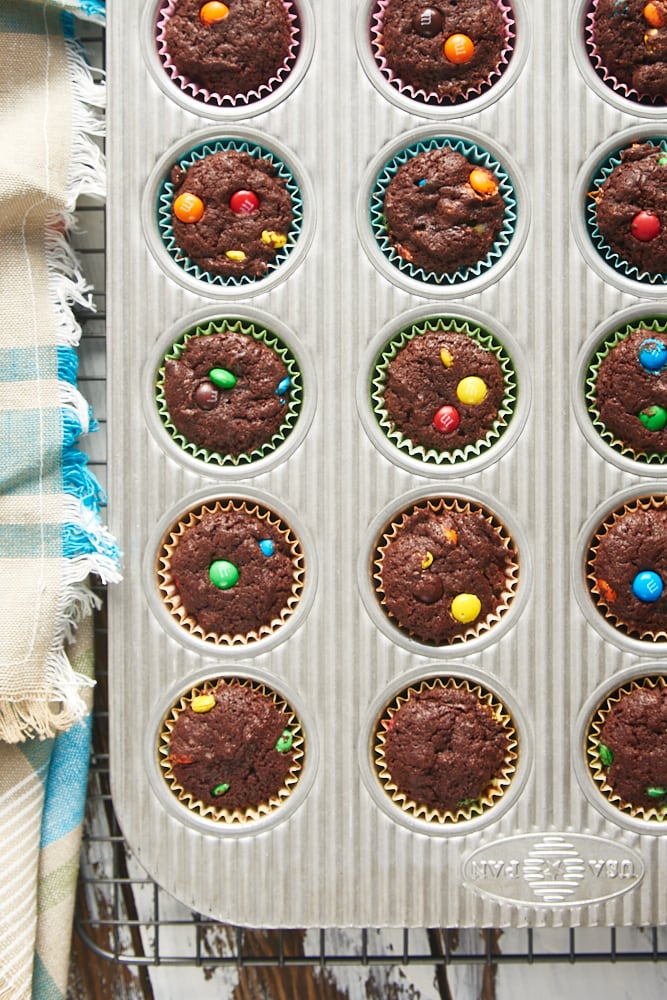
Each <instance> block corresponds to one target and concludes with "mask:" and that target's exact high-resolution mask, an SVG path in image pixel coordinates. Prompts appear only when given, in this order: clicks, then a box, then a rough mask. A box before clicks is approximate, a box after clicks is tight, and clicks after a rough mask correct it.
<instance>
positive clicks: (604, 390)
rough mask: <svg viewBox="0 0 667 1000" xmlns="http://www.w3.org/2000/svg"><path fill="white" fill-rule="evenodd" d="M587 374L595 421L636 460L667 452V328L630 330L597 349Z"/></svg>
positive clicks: (614, 443)
mask: <svg viewBox="0 0 667 1000" xmlns="http://www.w3.org/2000/svg"><path fill="white" fill-rule="evenodd" d="M600 353H601V355H602V357H601V360H600V361H599V363H596V365H595V370H594V371H593V373H592V374H590V375H589V378H590V383H591V389H590V393H589V397H590V402H591V407H592V408H591V415H592V418H593V422H594V426H595V427H596V428H597V429H598V430H599V432H600V433H601V435H602V436H603V438H605V440H607V441H608V442H609V443H610V444H611V445H612V447H614V448H615V449H617V450H618V451H620V452H621V453H622V454H624V455H628V456H629V457H632V458H634V459H637V460H645V461H651V460H652V459H655V460H657V461H662V460H664V458H665V457H666V456H667V334H665V333H661V332H653V331H651V330H648V329H644V328H643V327H639V328H637V329H634V330H631V331H630V332H628V333H627V334H626V335H624V336H623V337H622V338H620V339H619V340H615V339H612V342H611V344H610V345H609V346H608V347H607V348H605V347H604V346H603V347H602V348H601V351H600Z"/></svg>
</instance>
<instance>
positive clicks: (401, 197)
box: [384, 146, 505, 274]
mask: <svg viewBox="0 0 667 1000" xmlns="http://www.w3.org/2000/svg"><path fill="white" fill-rule="evenodd" d="M384 215H385V220H386V225H387V237H388V239H389V242H390V243H391V245H392V246H393V248H394V250H395V251H396V253H397V254H398V255H399V256H400V257H402V258H403V259H404V260H406V261H408V262H409V263H410V264H411V265H412V266H413V267H414V268H422V269H423V270H424V271H425V272H427V273H429V272H432V273H436V274H444V273H448V272H454V271H457V270H458V269H459V268H462V267H466V266H470V265H473V264H476V263H477V262H478V261H483V260H484V259H485V258H486V257H487V255H488V254H489V252H490V251H491V249H492V248H493V245H494V243H495V241H496V239H497V237H498V234H499V233H500V231H501V229H502V226H503V221H504V215H505V202H504V199H503V197H502V195H501V194H500V190H499V185H498V182H497V180H496V178H495V177H494V175H493V174H492V173H491V171H488V170H486V169H484V168H481V167H476V166H475V165H474V164H472V163H470V162H469V161H468V160H467V159H466V157H465V156H464V155H463V154H462V153H460V152H458V150H455V149H452V148H451V147H449V146H443V147H441V148H435V149H430V150H426V151H424V152H421V153H417V154H416V155H415V156H413V157H411V159H409V160H408V161H407V163H404V164H402V165H401V166H400V167H399V168H398V170H397V172H396V174H395V176H394V177H392V179H391V181H390V182H389V184H388V186H387V190H386V193H385V198H384Z"/></svg>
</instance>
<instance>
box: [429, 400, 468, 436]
mask: <svg viewBox="0 0 667 1000" xmlns="http://www.w3.org/2000/svg"><path fill="white" fill-rule="evenodd" d="M460 423H461V417H460V416H459V411H458V410H457V409H456V407H455V406H450V405H446V406H441V407H440V409H439V410H438V411H437V412H436V414H435V416H434V417H433V426H434V427H435V429H436V431H440V432H441V433H442V434H451V433H452V431H455V430H456V428H457V427H458V426H459V424H460Z"/></svg>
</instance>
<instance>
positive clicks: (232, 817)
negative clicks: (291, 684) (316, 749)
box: [159, 677, 304, 823]
mask: <svg viewBox="0 0 667 1000" xmlns="http://www.w3.org/2000/svg"><path fill="white" fill-rule="evenodd" d="M159 749H160V754H161V758H162V760H161V767H162V771H163V775H164V777H165V780H166V781H167V783H168V785H169V786H170V788H171V790H172V791H173V793H174V794H175V795H176V796H177V797H178V798H179V800H180V801H182V802H183V803H184V804H185V805H186V806H188V807H189V808H191V809H192V810H193V811H195V812H198V813H199V814H201V815H204V816H209V817H211V818H212V819H215V820H218V821H221V822H232V823H233V822H243V821H247V820H250V819H256V818H258V817H259V816H261V815H264V814H266V813H269V812H271V811H272V810H273V809H275V808H276V807H277V806H279V805H280V804H281V803H282V802H283V801H284V800H285V799H286V798H287V797H288V796H289V794H290V792H291V790H292V788H293V786H294V785H295V784H296V782H297V780H298V777H299V772H300V771H301V769H302V766H303V758H304V736H303V731H302V729H301V724H300V722H299V720H298V718H297V717H296V715H295V714H294V712H293V711H292V710H291V708H290V707H289V705H287V703H286V702H285V701H284V700H283V699H282V698H280V697H279V696H278V695H276V694H275V693H274V692H272V691H271V690H270V689H268V688H267V687H266V686H265V685H263V684H260V683H258V682H251V681H248V680H245V679H238V678H235V677H233V678H221V679H219V680H218V681H217V682H215V683H212V682H206V683H205V684H204V685H202V686H201V687H197V688H195V689H193V690H192V691H190V692H188V693H187V694H186V695H185V696H183V698H181V699H180V701H179V703H178V704H177V705H175V706H174V707H173V709H172V710H171V711H170V713H169V714H168V715H167V718H166V719H165V722H164V724H163V731H162V733H161V736H160V748H159Z"/></svg>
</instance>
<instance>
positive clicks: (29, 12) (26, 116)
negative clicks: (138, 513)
mask: <svg viewBox="0 0 667 1000" xmlns="http://www.w3.org/2000/svg"><path fill="white" fill-rule="evenodd" d="M8 10H9V8H8V9H7V10H6V12H5V15H4V17H5V18H7V17H9V16H10V13H11V12H9V13H8ZM22 22H23V24H24V25H25V28H24V30H23V31H21V32H18V31H13V32H12V31H5V32H3V33H2V34H1V35H0V149H3V150H11V156H3V157H1V158H0V204H1V205H2V212H1V213H0V347H9V348H13V347H16V346H17V345H22V346H25V347H27V348H35V347H37V346H39V345H42V344H54V343H55V341H56V335H55V319H54V308H53V304H52V301H51V296H50V293H49V280H48V268H47V260H46V250H45V230H46V220H47V217H48V215H49V214H50V213H52V212H54V211H55V210H62V206H63V204H64V201H65V196H66V190H67V179H68V169H69V162H70V158H71V148H72V134H71V133H72V111H71V106H72V100H71V83H70V79H69V70H68V62H67V54H66V50H65V43H64V39H63V36H62V31H61V28H60V15H59V14H58V13H57V12H54V11H51V10H49V9H45V8H44V7H43V6H42V7H40V6H36V5H35V6H34V7H33V6H29V7H28V8H26V11H25V12H23V11H22ZM35 386H37V388H35ZM11 391H12V390H11V389H10V388H8V387H7V386H5V387H4V390H3V394H4V395H5V396H7V394H8V393H10V392H11ZM32 392H33V400H34V404H35V405H37V406H40V407H41V406H47V405H53V403H54V399H53V386H52V385H51V384H47V385H45V386H44V387H42V386H41V385H40V384H39V383H34V384H33V389H32ZM35 393H37V395H36V396H35ZM31 499H34V501H35V502H36V505H37V506H38V508H39V505H40V503H42V504H43V505H48V507H49V511H50V516H48V517H47V516H45V515H46V513H47V512H46V510H45V509H44V507H41V508H40V513H39V517H40V519H41V520H42V521H47V520H50V519H51V518H52V523H58V522H60V523H62V521H63V511H62V503H63V499H62V497H57V496H55V497H54V496H49V497H42V496H40V494H39V493H37V494H36V496H35V498H31ZM15 503H16V498H14V497H11V496H9V497H0V521H3V522H5V523H7V520H8V517H9V516H11V513H9V512H8V511H9V508H12V507H13V505H15ZM54 504H55V505H58V504H59V505H60V511H59V512H58V513H57V514H56V516H55V517H53V506H54ZM59 572H60V571H59V567H58V566H57V565H56V561H55V560H53V559H50V558H48V557H47V556H46V555H44V556H43V558H42V559H41V560H39V561H37V562H36V560H35V559H34V558H33V559H31V560H30V563H29V565H27V566H25V567H24V566H22V565H21V562H20V560H16V559H12V560H0V627H1V628H2V636H3V643H2V655H1V657H0V698H2V697H3V696H9V697H10V698H16V697H18V696H20V695H21V694H24V693H25V692H29V693H30V695H31V697H36V698H43V699H44V698H48V697H49V692H50V690H51V689H52V687H51V685H52V679H51V678H50V676H49V673H50V671H51V670H52V664H50V663H49V657H50V652H51V648H52V644H53V641H54V636H55V634H56V632H57V618H56V615H57V612H58V599H57V595H58V591H59V589H60V588H61V586H62V584H61V582H60V576H59Z"/></svg>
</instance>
